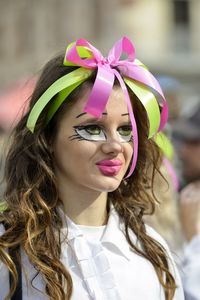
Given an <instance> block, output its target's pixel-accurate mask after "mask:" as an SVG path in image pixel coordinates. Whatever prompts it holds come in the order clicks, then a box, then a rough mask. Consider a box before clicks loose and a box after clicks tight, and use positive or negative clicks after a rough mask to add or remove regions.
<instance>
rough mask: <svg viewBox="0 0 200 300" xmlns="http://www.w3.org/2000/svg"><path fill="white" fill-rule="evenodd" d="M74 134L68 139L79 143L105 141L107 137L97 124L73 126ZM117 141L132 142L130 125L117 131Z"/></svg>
mask: <svg viewBox="0 0 200 300" xmlns="http://www.w3.org/2000/svg"><path fill="white" fill-rule="evenodd" d="M74 130H75V134H73V135H72V136H70V137H69V139H70V140H71V141H72V140H79V141H83V140H86V141H94V142H100V141H106V139H107V137H106V134H105V132H104V128H102V127H101V126H99V125H97V124H88V125H78V126H74ZM117 132H118V135H119V141H120V142H121V143H125V142H130V141H131V140H132V127H131V125H123V126H120V127H119V128H118V129H117Z"/></svg>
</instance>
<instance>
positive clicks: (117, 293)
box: [0, 208, 184, 300]
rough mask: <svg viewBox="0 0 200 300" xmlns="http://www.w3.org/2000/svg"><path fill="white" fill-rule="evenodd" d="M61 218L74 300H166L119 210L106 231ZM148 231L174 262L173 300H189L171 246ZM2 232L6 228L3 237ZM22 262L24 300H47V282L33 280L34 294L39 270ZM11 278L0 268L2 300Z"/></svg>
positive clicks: (63, 255)
mask: <svg viewBox="0 0 200 300" xmlns="http://www.w3.org/2000/svg"><path fill="white" fill-rule="evenodd" d="M62 215H63V218H64V220H65V226H64V228H63V229H62V231H61V236H62V247H61V249H62V252H61V261H62V263H63V264H64V265H65V266H66V268H67V269H69V271H70V274H71V276H72V280H73V294H72V298H71V300H80V299H81V300H165V296H164V292H163V288H162V286H161V285H160V283H159V280H158V278H157V275H156V272H155V270H154V268H153V266H152V264H151V263H150V262H149V261H148V260H146V259H145V258H143V257H140V256H139V255H137V254H136V253H134V251H132V250H131V249H130V247H129V244H128V243H127V241H126V238H125V235H124V233H123V228H124V226H123V223H121V222H120V219H119V217H118V215H117V213H116V211H115V210H114V208H112V209H111V212H110V216H109V220H108V224H107V225H106V226H101V227H90V226H82V225H76V224H74V223H73V222H72V221H71V220H70V219H69V218H68V217H67V216H66V215H64V214H63V213H62ZM146 229H147V232H148V234H149V235H150V236H152V237H153V238H154V239H156V240H157V241H158V242H160V243H161V244H162V245H163V246H164V248H165V249H166V251H167V253H168V255H169V257H170V258H169V261H170V264H171V271H172V272H173V275H174V277H175V279H176V283H177V286H178V288H177V290H176V294H175V296H174V300H184V295H183V289H182V285H181V281H180V277H179V274H178V272H177V268H176V266H175V263H174V262H173V260H172V258H171V254H170V253H169V249H168V246H167V244H166V242H165V241H164V240H163V239H162V238H161V236H160V235H159V234H158V233H157V232H155V231H154V230H153V229H152V228H151V227H149V226H146ZM3 231H4V229H3V226H1V227H0V234H2V233H3ZM66 236H67V240H66ZM131 238H132V241H133V243H135V244H136V243H138V242H136V237H135V235H134V234H133V233H131ZM138 246H139V244H138ZM21 257H22V287H23V300H36V299H37V300H45V299H48V297H47V296H45V295H44V293H43V292H44V290H45V284H44V280H43V278H42V276H41V275H40V274H39V275H38V276H36V278H35V279H34V280H33V282H32V283H33V285H34V286H35V288H36V289H34V288H33V287H32V286H31V279H32V278H33V277H34V275H35V274H36V270H35V269H34V266H33V265H31V264H30V262H29V260H28V257H27V256H26V254H25V253H24V252H23V251H21ZM8 278H9V274H8V270H7V269H6V267H5V266H4V265H3V264H2V263H1V262H0V283H1V284H0V299H1V300H2V299H4V298H5V296H6V294H7V293H8V290H9V279H8Z"/></svg>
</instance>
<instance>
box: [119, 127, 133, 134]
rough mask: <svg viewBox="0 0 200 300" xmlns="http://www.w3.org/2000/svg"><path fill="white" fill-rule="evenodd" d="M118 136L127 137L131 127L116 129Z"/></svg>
mask: <svg viewBox="0 0 200 300" xmlns="http://www.w3.org/2000/svg"><path fill="white" fill-rule="evenodd" d="M118 132H119V134H120V135H123V136H129V135H130V134H131V133H132V128H131V126H122V127H120V128H119V129H118Z"/></svg>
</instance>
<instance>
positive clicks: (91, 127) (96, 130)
mask: <svg viewBox="0 0 200 300" xmlns="http://www.w3.org/2000/svg"><path fill="white" fill-rule="evenodd" d="M85 131H87V132H88V133H89V134H91V135H98V134H100V133H101V128H99V126H96V125H89V126H85Z"/></svg>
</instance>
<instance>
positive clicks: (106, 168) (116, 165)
mask: <svg viewBox="0 0 200 300" xmlns="http://www.w3.org/2000/svg"><path fill="white" fill-rule="evenodd" d="M96 165H97V167H98V168H99V170H100V172H101V173H102V174H103V175H106V176H115V175H117V174H118V173H119V171H120V170H121V167H122V161H121V160H119V159H114V160H101V161H99V162H98V163H97V164H96Z"/></svg>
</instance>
